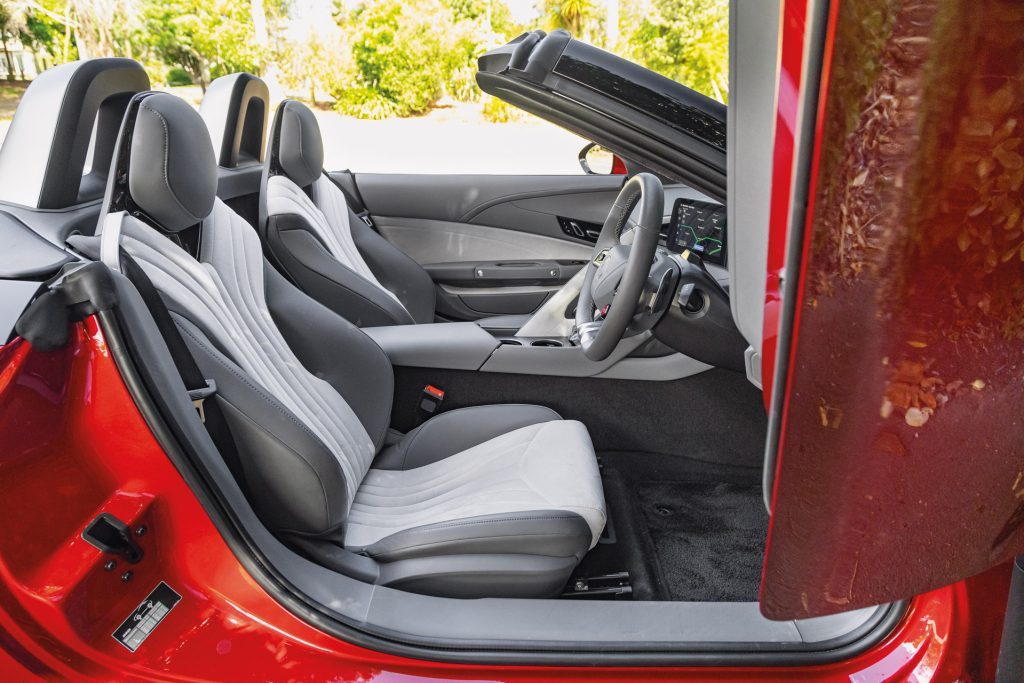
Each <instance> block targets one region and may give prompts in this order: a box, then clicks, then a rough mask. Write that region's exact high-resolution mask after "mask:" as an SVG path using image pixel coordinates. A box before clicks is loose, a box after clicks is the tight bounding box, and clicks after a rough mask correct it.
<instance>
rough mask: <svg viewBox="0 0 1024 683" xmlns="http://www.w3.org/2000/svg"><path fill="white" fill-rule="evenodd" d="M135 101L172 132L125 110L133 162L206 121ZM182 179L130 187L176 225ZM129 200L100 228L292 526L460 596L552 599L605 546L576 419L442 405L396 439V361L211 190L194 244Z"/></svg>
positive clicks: (423, 586) (174, 107) (281, 524)
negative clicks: (275, 259) (126, 260)
mask: <svg viewBox="0 0 1024 683" xmlns="http://www.w3.org/2000/svg"><path fill="white" fill-rule="evenodd" d="M139 105H140V106H139V107H138V114H137V117H136V119H135V120H134V125H135V127H136V131H135V132H136V133H137V130H138V127H139V125H140V124H142V125H149V123H153V122H160V121H162V122H165V123H166V124H167V126H166V129H165V134H164V135H162V136H157V135H152V134H146V135H141V136H140V135H138V134H136V135H134V136H133V137H130V138H129V137H125V135H124V134H125V133H128V134H130V133H132V132H133V131H132V124H133V121H132V120H131V118H130V116H129V118H128V119H127V120H126V124H125V131H124V132H123V134H122V139H121V144H122V145H125V144H131V146H132V148H131V150H130V152H131V159H132V162H131V163H132V165H133V166H135V165H136V164H137V163H143V162H142V161H141V160H142V159H150V160H153V159H156V160H157V161H156V163H157V164H158V165H159V164H160V163H161V162H160V160H161V154H162V153H163V152H164V151H166V150H168V149H169V147H170V148H173V147H174V146H175V145H178V144H180V143H181V142H182V137H183V136H186V137H187V136H190V135H194V134H195V127H194V125H193V124H197V125H200V126H201V125H202V123H201V122H200V120H199V117H198V115H197V114H196V113H195V112H193V111H191V110H190V109H188V108H187V107H186V108H185V109H182V108H181V107H179V106H178V104H177V103H176V102H175V101H174V98H172V97H170V96H156V95H148V96H140V100H139ZM129 111H131V110H129ZM186 111H187V112H188V114H186V113H184V112H186ZM144 122H146V123H144ZM150 130H152V129H151V128H150ZM136 159H138V160H140V161H138V162H137V161H136ZM150 163H153V162H152V161H151V162H150ZM195 164H196V165H202V164H208V165H209V168H195V167H189V168H188V169H184V168H182V167H181V166H177V165H171V166H168V168H169V169H170V171H171V172H172V173H173V174H174V175H177V174H186V173H187V174H191V175H192V176H193V177H197V178H202V177H209V174H208V171H210V170H212V168H213V165H214V162H213V155H212V153H211V154H209V155H207V156H206V157H204V156H203V155H197V156H196V162H195ZM116 175H117V174H111V176H112V177H114V176H116ZM111 182H112V183H113V182H115V181H114V180H111ZM214 184H215V180H212V181H211V182H210V185H211V186H213V185H214ZM186 187H188V185H186V184H184V183H182V182H180V181H179V179H178V178H177V177H170V178H168V180H167V182H164V183H146V184H143V185H137V186H133V187H132V188H131V197H130V199H131V200H132V201H134V202H135V203H136V204H137V205H139V206H151V207H158V208H159V209H160V212H161V213H165V214H167V215H170V216H171V218H172V219H175V220H176V222H173V223H172V225H171V226H170V227H171V229H172V230H173V229H178V228H179V227H182V224H183V223H184V222H185V218H183V217H182V216H183V214H181V215H175V214H174V213H173V212H170V211H165V209H166V207H167V206H168V205H169V204H173V203H174V202H176V201H177V202H182V203H183V205H184V206H188V207H190V208H191V209H195V208H196V207H198V206H199V204H198V200H197V199H196V198H195V197H189V196H181V192H182V188H186ZM137 193H138V194H137ZM197 194H203V193H198V192H197ZM117 201H118V200H117V198H116V194H115V193H113V192H108V198H107V202H106V205H105V207H104V214H105V215H104V217H101V221H100V226H101V228H100V229H101V230H103V231H106V230H108V229H109V230H114V229H115V227H119V229H120V238H119V244H120V246H121V248H122V249H123V250H124V251H126V252H127V253H128V254H130V255H131V257H132V258H133V259H134V260H135V261H136V262H138V263H139V264H140V265H141V267H142V268H143V269H144V270H145V271H146V274H147V275H148V276H149V278H150V279H151V280H152V282H153V284H154V286H155V287H156V288H157V290H158V291H159V292H160V294H161V296H162V297H163V298H164V299H165V301H166V303H167V306H168V308H169V309H170V310H171V312H172V316H173V317H174V318H175V320H176V321H177V323H178V325H179V327H180V329H181V331H182V335H183V337H184V339H185V340H186V343H187V344H188V346H189V348H190V350H191V351H192V353H193V355H194V356H195V358H196V362H197V363H198V364H199V366H200V368H201V369H202V371H203V373H204V374H205V375H206V376H207V377H208V378H210V379H213V380H215V381H216V384H217V393H216V398H215V400H216V401H217V402H218V404H219V405H220V406H221V407H222V409H223V412H224V414H225V419H226V421H227V423H228V427H229V429H230V431H231V435H232V437H233V438H234V440H235V442H236V446H237V450H238V454H239V458H240V460H241V463H240V465H241V466H240V470H241V474H240V481H239V483H240V485H241V486H242V488H243V490H244V491H245V492H246V494H247V498H248V499H249V501H250V503H251V504H252V505H253V508H254V509H255V510H256V512H257V514H258V515H259V516H260V517H261V519H262V520H263V522H264V523H265V524H266V525H267V526H268V528H269V529H271V530H272V531H274V532H275V533H276V534H278V535H279V536H280V537H281V538H282V539H284V540H285V541H288V542H291V543H292V544H293V546H294V547H296V548H298V549H301V551H302V552H305V553H307V554H309V555H310V556H311V557H312V558H313V559H319V560H320V561H322V562H324V563H325V564H329V565H330V566H335V565H337V564H341V565H344V564H345V563H344V561H342V560H340V559H339V558H343V557H344V556H345V554H346V553H347V554H348V555H349V556H351V557H353V558H354V557H356V555H355V554H356V553H358V554H360V555H363V556H365V557H364V558H359V559H361V561H362V562H363V563H365V562H367V560H366V559H365V558H372V561H373V562H374V563H376V566H379V572H378V574H377V575H376V577H375V580H376V581H378V582H379V583H382V584H385V585H392V586H396V587H400V588H404V589H406V590H414V591H420V592H427V593H433V594H438V595H444V596H456V597H488V596H495V597H497V596H520V597H525V596H545V595H550V594H552V593H554V592H557V590H558V589H559V588H560V587H561V585H562V584H564V582H565V580H566V579H567V578H568V575H569V573H570V572H571V571H572V568H573V567H574V566H575V565H576V563H577V562H578V561H579V559H580V558H581V557H582V556H583V554H584V553H585V552H586V551H587V549H589V548H590V547H592V546H593V545H594V544H595V543H596V542H597V539H598V537H599V535H600V533H601V530H602V528H603V526H604V523H605V512H604V499H603V494H602V488H601V480H600V476H599V473H598V469H597V463H596V458H595V456H594V451H593V446H592V444H591V442H590V438H589V435H588V434H587V431H586V428H585V427H584V426H583V425H582V424H580V423H579V422H573V421H567V420H562V419H559V418H558V416H557V415H556V414H554V413H553V412H551V411H549V410H547V409H544V408H539V407H536V406H490V407H486V408H473V409H466V410H462V411H453V412H452V413H450V414H442V415H440V416H438V417H435V418H433V419H432V420H429V421H427V422H426V423H425V424H424V425H422V426H421V427H419V428H418V429H416V430H413V432H410V433H409V434H408V435H405V436H404V437H402V438H400V439H399V440H398V441H397V443H394V444H393V445H391V446H389V447H387V448H386V449H384V441H385V436H386V434H387V426H388V423H389V421H390V417H389V415H390V404H391V400H392V394H393V377H392V371H391V365H390V363H389V362H388V359H387V357H386V356H385V355H384V354H383V352H382V351H381V350H380V348H379V347H377V345H376V344H375V343H374V342H373V341H372V340H371V339H369V338H368V337H367V336H366V335H365V334H363V333H362V332H361V331H360V330H359V329H358V328H356V327H355V326H353V325H352V324H350V323H348V322H347V321H345V320H344V319H343V318H341V317H340V316H337V315H335V314H333V313H331V312H330V311H329V310H328V309H327V308H325V307H323V306H321V305H320V304H319V303H317V302H315V301H314V300H312V299H311V298H309V297H308V296H306V295H305V294H303V293H302V292H301V291H299V290H298V289H296V288H295V287H294V286H293V285H292V284H291V283H289V282H288V281H287V280H286V279H285V278H283V277H281V276H280V275H279V274H278V273H276V272H275V271H274V270H273V269H272V268H270V267H269V266H268V264H267V262H266V260H265V258H264V256H263V252H262V246H261V244H260V240H259V237H258V236H257V234H256V233H255V232H254V231H253V230H252V229H251V228H250V227H249V226H248V225H247V224H246V223H245V222H244V221H243V220H242V219H241V218H240V217H239V216H238V215H237V214H235V213H234V212H233V211H231V209H230V208H228V207H227V206H226V205H225V204H223V203H222V202H221V201H220V200H215V201H214V202H213V205H212V208H211V210H210V212H209V214H208V215H206V216H204V217H202V223H201V231H202V239H201V241H200V247H199V251H198V253H196V254H190V253H189V252H187V251H186V250H185V249H183V248H182V247H180V246H179V245H178V244H177V243H175V242H174V241H172V240H171V239H168V236H167V235H166V234H164V233H165V232H169V230H166V231H165V230H161V229H160V228H162V227H163V226H160V225H159V224H158V226H157V227H154V226H153V225H150V224H147V223H146V222H143V221H142V220H139V219H137V218H135V217H134V216H130V215H123V216H120V221H118V220H117V219H118V218H119V216H118V214H117V213H111V212H117V211H118V210H119V209H123V206H118V205H116V202H117ZM147 213H149V212H148V211H147ZM150 218H151V219H152V218H155V216H154V215H153V214H150ZM110 234H115V235H116V233H110ZM99 239H100V240H101V241H102V242H104V244H106V243H107V242H109V240H110V237H109V235H101V236H100V238H99ZM382 449H384V450H383V451H382ZM364 576H365V574H364Z"/></svg>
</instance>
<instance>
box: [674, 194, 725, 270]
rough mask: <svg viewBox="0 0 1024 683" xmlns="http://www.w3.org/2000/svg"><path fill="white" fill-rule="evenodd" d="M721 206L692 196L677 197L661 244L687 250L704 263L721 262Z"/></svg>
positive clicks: (722, 252) (722, 209) (722, 248)
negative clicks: (664, 239) (664, 242)
mask: <svg viewBox="0 0 1024 683" xmlns="http://www.w3.org/2000/svg"><path fill="white" fill-rule="evenodd" d="M725 220H726V219H725V207H724V206H722V205H721V204H712V203H710V202H701V201H697V200H696V199H677V200H676V203H675V206H673V207H672V222H671V223H670V224H669V230H668V238H667V240H666V244H665V246H666V247H668V250H669V251H670V252H672V253H676V254H678V253H682V252H683V251H685V250H686V249H689V250H690V251H691V252H693V253H694V254H697V255H698V256H700V257H701V258H702V259H704V261H705V262H707V263H715V264H717V265H720V266H721V265H725Z"/></svg>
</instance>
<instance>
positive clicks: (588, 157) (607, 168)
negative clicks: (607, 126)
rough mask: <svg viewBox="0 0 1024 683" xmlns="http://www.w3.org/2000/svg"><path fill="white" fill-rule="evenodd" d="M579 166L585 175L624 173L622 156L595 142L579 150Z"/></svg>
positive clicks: (624, 166)
mask: <svg viewBox="0 0 1024 683" xmlns="http://www.w3.org/2000/svg"><path fill="white" fill-rule="evenodd" d="M579 160H580V167H581V168H583V172H584V173H586V174H587V175H626V164H625V163H624V162H623V161H622V158H621V157H620V156H619V155H618V154H615V153H614V152H612V151H611V150H609V149H606V148H604V147H602V146H601V145H599V144H597V143H596V142H591V143H590V144H588V145H587V146H586V147H584V148H583V149H581V150H580V154H579Z"/></svg>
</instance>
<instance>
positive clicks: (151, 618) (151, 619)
mask: <svg viewBox="0 0 1024 683" xmlns="http://www.w3.org/2000/svg"><path fill="white" fill-rule="evenodd" d="M179 600H181V596H180V595H178V594H177V593H175V592H174V590H173V589H172V588H171V587H170V586H168V585H167V584H166V583H164V582H163V581H161V582H160V585H159V586H157V587H156V588H154V589H153V592H152V593H150V594H149V595H148V596H147V597H146V599H145V600H143V601H142V603H141V604H140V605H139V606H138V607H136V608H135V611H134V612H132V613H131V614H130V615H129V616H128V618H127V619H125V620H124V623H122V624H121V625H120V626H118V627H117V630H116V631H114V633H113V636H114V640H116V641H117V642H119V643H121V644H122V645H124V646H125V647H126V648H128V649H129V650H131V651H132V652H135V651H136V650H138V649H139V645H142V643H143V641H145V640H146V638H148V637H149V634H150V633H152V632H153V630H154V629H155V628H156V627H157V626H159V625H160V622H161V621H163V620H164V617H166V616H167V613H168V612H170V611H171V610H172V609H174V606H175V605H177V604H178V601H179Z"/></svg>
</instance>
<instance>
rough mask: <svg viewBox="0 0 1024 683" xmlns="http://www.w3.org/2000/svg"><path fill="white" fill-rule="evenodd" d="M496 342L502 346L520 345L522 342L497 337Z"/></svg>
mask: <svg viewBox="0 0 1024 683" xmlns="http://www.w3.org/2000/svg"><path fill="white" fill-rule="evenodd" d="M498 343H499V344H500V345H502V346H522V345H523V342H521V341H519V340H518V339H499V340H498Z"/></svg>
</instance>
